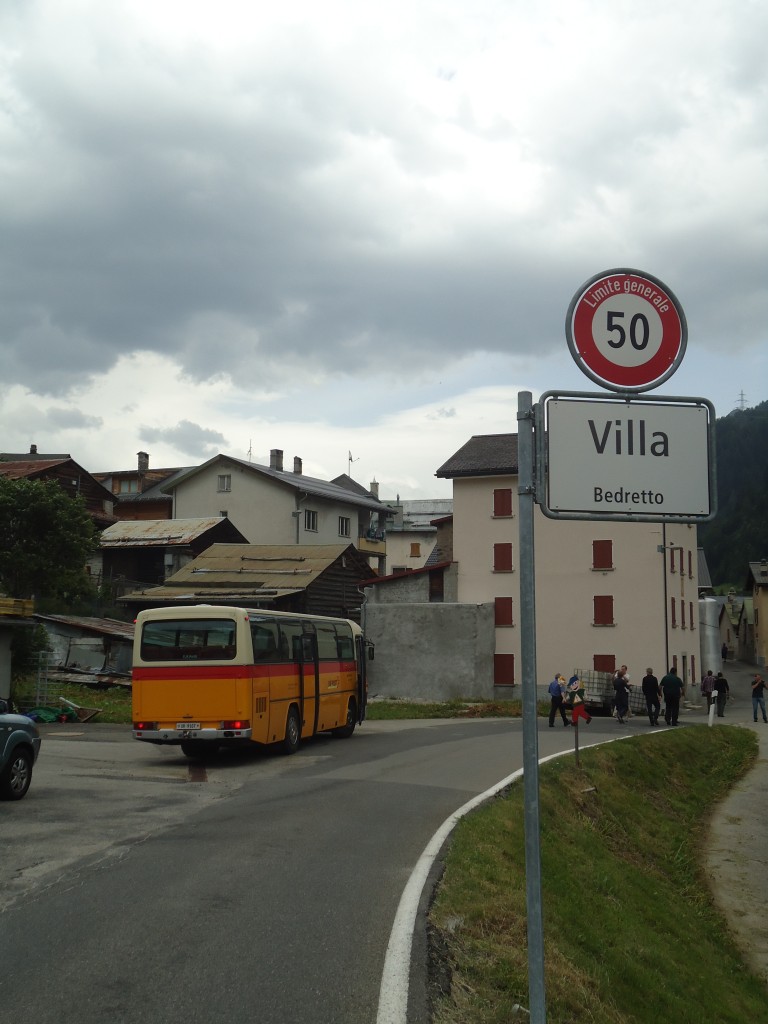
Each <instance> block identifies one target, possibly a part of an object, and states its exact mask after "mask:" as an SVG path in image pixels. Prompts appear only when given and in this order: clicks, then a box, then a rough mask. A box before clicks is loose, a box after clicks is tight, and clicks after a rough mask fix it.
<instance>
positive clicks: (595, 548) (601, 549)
mask: <svg viewBox="0 0 768 1024" xmlns="http://www.w3.org/2000/svg"><path fill="white" fill-rule="evenodd" d="M592 568H593V569H602V570H603V571H605V570H606V569H613V541H612V540H593V541H592Z"/></svg>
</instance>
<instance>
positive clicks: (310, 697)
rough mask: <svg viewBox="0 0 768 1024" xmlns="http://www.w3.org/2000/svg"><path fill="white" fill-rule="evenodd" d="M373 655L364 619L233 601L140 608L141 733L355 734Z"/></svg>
mask: <svg viewBox="0 0 768 1024" xmlns="http://www.w3.org/2000/svg"><path fill="white" fill-rule="evenodd" d="M366 654H367V655H368V657H372V656H373V648H372V645H371V644H367V643H366V641H365V639H364V638H363V633H362V630H361V629H360V626H358V625H357V623H356V622H352V621H350V620H348V619H333V618H329V617H326V616H320V615H301V614H290V613H287V612H273V611H267V610H264V609H251V608H230V607H226V606H224V605H192V606H189V607H177V608H156V609H153V610H148V611H143V612H140V613H139V615H138V617H137V619H136V631H135V636H134V642H133V684H132V688H133V715H132V717H133V735H134V736H135V738H136V739H138V740H145V741H147V742H149V743H175V744H180V745H181V749H182V751H183V752H184V753H185V754H186V755H187V756H188V757H200V756H203V755H205V754H210V753H212V752H214V751H215V750H216V749H217V748H218V747H219V746H221V745H224V744H226V745H237V744H249V743H261V744H280V745H281V746H282V749H283V750H284V751H285V752H286V753H288V754H292V753H294V752H295V751H296V750H297V748H298V746H299V743H300V742H301V739H302V737H307V736H314V735H315V734H316V733H318V732H331V733H332V734H333V735H334V736H340V737H347V736H351V735H352V733H353V732H354V730H355V726H356V725H357V724H359V723H362V721H363V719H364V718H365V706H366V700H367V690H368V687H367V682H366V673H365V669H366Z"/></svg>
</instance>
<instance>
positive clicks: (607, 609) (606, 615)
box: [592, 596, 613, 626]
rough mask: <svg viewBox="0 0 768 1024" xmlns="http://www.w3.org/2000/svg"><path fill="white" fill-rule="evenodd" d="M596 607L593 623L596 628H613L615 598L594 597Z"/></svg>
mask: <svg viewBox="0 0 768 1024" xmlns="http://www.w3.org/2000/svg"><path fill="white" fill-rule="evenodd" d="M592 601H593V606H594V618H593V622H594V624H595V625H596V626H612V625H613V597H612V596H601V597H593V598H592Z"/></svg>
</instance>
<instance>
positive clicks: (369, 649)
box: [368, 644, 373, 661]
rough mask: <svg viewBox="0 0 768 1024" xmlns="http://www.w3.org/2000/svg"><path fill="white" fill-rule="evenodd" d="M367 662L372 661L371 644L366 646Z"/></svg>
mask: <svg viewBox="0 0 768 1024" xmlns="http://www.w3.org/2000/svg"><path fill="white" fill-rule="evenodd" d="M368 661H373V644H369V645H368Z"/></svg>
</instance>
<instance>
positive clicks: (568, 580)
mask: <svg viewBox="0 0 768 1024" xmlns="http://www.w3.org/2000/svg"><path fill="white" fill-rule="evenodd" d="M436 475H437V476H438V477H441V478H445V479H450V480H452V481H453V558H454V560H455V562H456V563H457V570H458V579H457V600H458V602H459V603H461V604H473V603H477V604H481V603H486V602H490V603H492V604H493V609H494V622H495V649H494V658H493V662H494V665H493V676H494V685H495V687H496V689H497V690H498V689H500V688H504V687H508V686H510V685H513V684H515V683H518V682H520V677H519V665H520V648H521V641H520V623H519V607H520V580H519V574H518V572H517V568H518V564H519V548H518V509H519V503H518V456H517V435H515V434H493V435H478V436H475V437H472V438H471V439H470V440H469V441H467V443H466V444H465V445H464V446H463V447H462V448H460V449H459V451H457V452H456V453H455V454H454V455H452V456H451V457H450V458H449V459H448V460H447V461H446V462H445V463H444V464H443V465H442V466H441V467H440V469H438V470H437V473H436ZM534 548H535V553H534V557H535V578H536V648H537V681H538V682H545V681H547V680H550V679H552V678H553V677H554V675H555V674H556V673H558V672H562V673H564V674H566V675H567V674H569V673H570V672H571V671H573V670H580V671H587V670H595V671H613V669H614V668H615V667H617V666H619V665H622V664H626V665H627V666H628V668H629V674H630V676H631V678H632V679H633V680H634V681H636V682H638V683H639V682H640V680H641V679H642V677H643V675H644V674H645V670H646V668H648V667H651V668H653V670H654V672H655V674H656V675H657V676H658V677H659V678H661V676H662V675H663V674H664V673H665V671H666V669H667V668H668V667H669V666H670V665H673V664H674V665H675V666H676V667H677V670H678V672H679V674H680V675H681V678H682V679H683V681H684V682H685V683H686V685H689V684H691V683H693V682H698V678H699V675H700V671H701V667H700V665H699V664H698V661H699V630H698V625H699V623H698V580H697V574H698V557H697V531H696V527H695V525H689V524H684V523H641V522H638V523H627V522H605V521H600V522H598V521H573V520H552V519H548V518H546V517H545V516H544V515H543V513H541V511H540V510H539V509H538V507H537V508H536V510H535V514H534Z"/></svg>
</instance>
